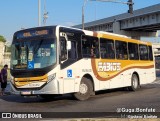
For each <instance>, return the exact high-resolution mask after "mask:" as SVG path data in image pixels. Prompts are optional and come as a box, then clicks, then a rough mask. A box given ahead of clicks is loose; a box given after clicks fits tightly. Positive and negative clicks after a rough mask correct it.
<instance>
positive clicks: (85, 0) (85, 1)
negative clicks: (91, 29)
mask: <svg viewBox="0 0 160 121" xmlns="http://www.w3.org/2000/svg"><path fill="white" fill-rule="evenodd" d="M87 1H88V0H84V4H83V6H82V29H84V7H85V5H86V3H87Z"/></svg>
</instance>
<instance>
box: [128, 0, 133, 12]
mask: <svg viewBox="0 0 160 121" xmlns="http://www.w3.org/2000/svg"><path fill="white" fill-rule="evenodd" d="M133 4H134V3H133V1H132V0H128V6H129V10H128V13H130V14H133Z"/></svg>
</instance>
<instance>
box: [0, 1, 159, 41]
mask: <svg viewBox="0 0 160 121" xmlns="http://www.w3.org/2000/svg"><path fill="white" fill-rule="evenodd" d="M44 1H46V10H47V12H48V13H49V14H48V19H47V21H46V25H47V26H50V25H65V26H73V25H77V24H81V21H82V6H83V4H84V0H41V21H42V22H41V24H42V25H43V13H44ZM121 1H123V2H127V1H128V0H121ZM133 2H134V10H137V9H140V8H144V7H148V6H151V5H155V4H159V3H160V0H133ZM0 6H1V7H0V35H2V36H4V37H5V38H6V39H7V41H8V42H11V41H12V37H13V34H14V32H16V31H18V30H20V29H22V28H32V27H37V26H38V0H0ZM127 11H128V6H127V5H125V4H119V3H110V2H98V1H90V0H88V1H87V3H86V5H85V10H84V12H85V22H90V21H94V20H98V19H103V18H107V17H110V16H114V15H118V14H121V13H126V12H127Z"/></svg>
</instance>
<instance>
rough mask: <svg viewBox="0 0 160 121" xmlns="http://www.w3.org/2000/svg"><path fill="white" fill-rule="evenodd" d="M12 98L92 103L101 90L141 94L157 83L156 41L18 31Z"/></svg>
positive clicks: (56, 29) (60, 29) (59, 29)
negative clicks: (62, 98) (66, 96)
mask: <svg viewBox="0 0 160 121" xmlns="http://www.w3.org/2000/svg"><path fill="white" fill-rule="evenodd" d="M11 52H12V53H11V70H10V72H11V77H12V79H11V87H12V93H14V94H19V95H23V96H30V95H39V96H41V97H43V98H49V97H54V96H55V95H57V94H66V93H71V94H73V95H74V96H75V98H76V99H78V100H86V99H88V98H89V97H90V96H91V95H94V94H95V92H96V91H100V90H107V89H113V88H121V87H126V88H128V89H129V90H132V91H135V90H137V89H138V88H139V87H140V85H141V84H147V83H151V82H153V81H154V80H155V78H156V76H155V63H154V57H153V51H152V44H151V43H150V42H143V41H139V40H134V39H130V38H128V37H126V36H122V35H117V34H111V33H107V32H96V31H87V30H81V29H76V28H71V27H64V26H46V27H37V28H31V29H25V30H20V31H17V32H15V34H14V37H13V42H12V47H11Z"/></svg>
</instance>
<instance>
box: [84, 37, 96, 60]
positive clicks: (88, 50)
mask: <svg viewBox="0 0 160 121" xmlns="http://www.w3.org/2000/svg"><path fill="white" fill-rule="evenodd" d="M82 56H83V57H84V58H99V41H98V38H97V37H91V36H84V35H83V36H82Z"/></svg>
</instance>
